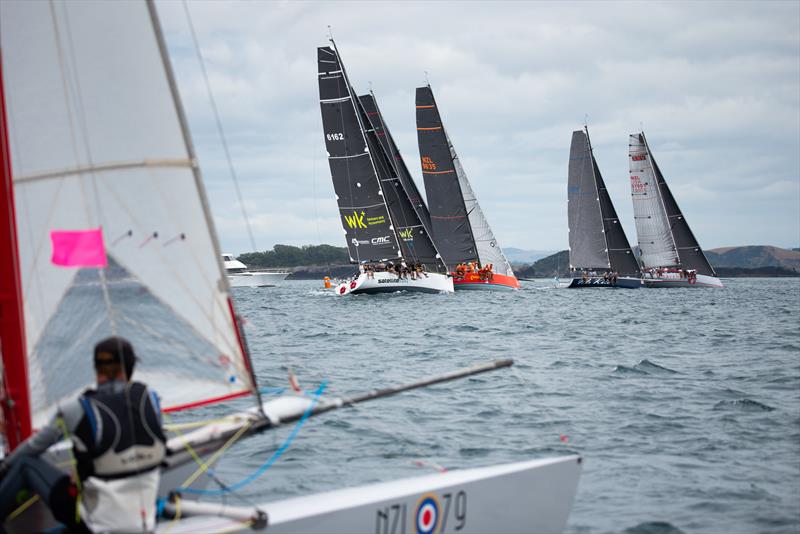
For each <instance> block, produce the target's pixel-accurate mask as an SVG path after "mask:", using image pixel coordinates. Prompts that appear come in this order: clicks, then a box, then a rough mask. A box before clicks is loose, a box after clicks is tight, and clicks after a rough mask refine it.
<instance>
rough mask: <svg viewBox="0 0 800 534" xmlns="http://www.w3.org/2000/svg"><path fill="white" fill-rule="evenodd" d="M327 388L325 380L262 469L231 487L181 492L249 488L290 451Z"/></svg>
mask: <svg viewBox="0 0 800 534" xmlns="http://www.w3.org/2000/svg"><path fill="white" fill-rule="evenodd" d="M327 386H328V381H327V380H323V381H322V384H320V385H319V387H318V388H317V390H316V391H315V392H314V398H313V399H312V400H311V404H309V405H308V408H306V411H305V412H303V416H302V417H301V418H300V420H299V421H297V424H296V425H294V428H293V429H292V432H291V433H290V434H289V436H287V438H286V440H284V442H283V444H282V445H281V446H280V447H278V450H276V451H275V452H274V453H272V456H270V458H269V460H267V461H266V462H264V463H263V464H262V465H261V467H259V468H258V469H256V470H255V471H254V472H253V473H252V474H250V475H248V476H246V477H245V478H243V479H242V480H240V481H239V482H237V483H236V484H232V485H230V486H225V487H222V488H218V489H195V488H179V490H180V491H182V492H184V493H194V494H196V495H224V494H226V493H231V492H233V491H237V490H240V489H242V488H243V487H245V486H247V485H248V484H250V483H251V482H253V481H254V480H255V479H257V478H258V477H260V476H261V475H263V474H264V473H265V472H266V470H267V469H269V468H270V467H271V466H272V464H274V463H275V462H276V461H277V460H278V458H280V457H281V455H282V454H283V453H284V452H286V449H288V448H289V446H290V445H291V444H292V441H294V438H295V437H296V436H297V434H298V433H299V432H300V428H302V426H303V423H305V422H306V419H308V418H309V416H310V415H311V412H312V411H314V407H315V406H316V405H317V401H318V400H319V398H320V397H321V396H322V392H323V391H325V388H326V387H327Z"/></svg>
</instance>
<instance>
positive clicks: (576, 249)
mask: <svg viewBox="0 0 800 534" xmlns="http://www.w3.org/2000/svg"><path fill="white" fill-rule="evenodd" d="M567 198H568V203H569V204H568V219H569V256H570V267H571V268H573V269H599V270H606V269H611V270H612V271H615V272H617V273H619V274H621V275H623V276H638V275H639V266H638V263H637V262H636V258H635V257H634V256H633V252H632V251H631V247H630V244H629V243H628V238H627V237H625V231H624V230H623V228H622V225H621V224H620V222H619V218H618V217H617V211H616V210H615V209H614V205H613V203H612V202H611V197H610V196H609V194H608V189H607V188H606V184H605V182H604V181H603V177H602V175H601V174H600V168H599V167H598V166H597V161H596V160H595V158H594V153H593V151H592V144H591V141H590V139H589V133H588V131H586V132H584V131H583V130H576V131H574V132H572V143H571V145H570V157H569V174H568V186H567Z"/></svg>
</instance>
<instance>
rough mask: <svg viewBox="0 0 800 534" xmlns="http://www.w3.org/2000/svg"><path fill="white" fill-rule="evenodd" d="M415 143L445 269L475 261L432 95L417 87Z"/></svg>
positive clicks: (448, 148)
mask: <svg viewBox="0 0 800 534" xmlns="http://www.w3.org/2000/svg"><path fill="white" fill-rule="evenodd" d="M416 107H417V141H418V142H419V155H420V160H421V163H422V176H423V179H424V181H425V193H426V195H427V197H428V210H429V211H430V215H431V225H432V230H433V238H434V241H435V242H436V246H437V248H438V249H439V253H440V254H441V255H442V258H443V259H444V262H445V263H446V264H447V265H452V266H454V265H457V264H459V263H464V262H471V261H478V249H477V247H476V246H475V238H474V237H473V235H472V226H471V225H470V221H469V216H468V215H469V214H468V213H467V208H466V206H465V205H464V197H463V195H462V191H461V185H460V184H459V180H458V175H457V174H456V168H455V164H454V162H453V157H452V155H451V152H450V142H449V140H448V139H447V135H446V134H445V131H444V127H443V126H442V120H441V117H440V116H439V110H438V109H437V108H436V101H435V100H434V98H433V91H431V88H430V87H429V86H426V87H417V94H416Z"/></svg>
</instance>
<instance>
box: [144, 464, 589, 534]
mask: <svg viewBox="0 0 800 534" xmlns="http://www.w3.org/2000/svg"><path fill="white" fill-rule="evenodd" d="M580 472H581V458H580V457H579V456H564V457H560V458H549V459H543V460H530V461H526V462H519V463H513V464H505V465H498V466H490V467H480V468H475V469H465V470H457V471H449V472H446V473H435V474H430V475H425V476H420V477H415V478H409V479H402V480H396V481H392V482H384V483H379V484H370V485H367V486H360V487H355V488H346V489H341V490H336V491H330V492H326V493H319V494H316V495H309V496H304V497H295V498H291V499H285V500H281V501H276V502H271V503H266V504H264V505H261V506H259V507H258V508H259V509H260V510H261V511H263V512H266V514H267V518H268V527H267V530H268V531H269V532H272V533H276V534H280V533H297V532H303V533H304V534H323V533H326V534H327V533H330V532H348V533H352V534H359V533H364V534H373V533H375V532H380V533H383V532H386V533H389V532H398V533H399V532H425V533H428V532H430V533H433V532H459V533H460V534H461V533H463V534H485V533H487V532H503V533H508V534H514V533H520V534H521V533H530V532H561V531H562V530H563V529H564V527H565V526H566V524H567V518H568V517H569V512H570V510H571V508H572V504H573V502H574V499H575V494H576V492H577V487H578V479H579V477H580ZM221 514H228V515H229V516H230V517H229V518H225V517H221ZM253 515H254V509H249V510H248V509H246V508H235V507H230V506H228V507H227V508H226V507H223V506H220V505H218V504H211V503H190V502H187V501H184V502H183V503H182V504H181V518H180V519H179V520H178V521H175V522H172V523H166V524H164V525H163V526H162V525H159V529H158V531H159V532H161V531H162V529H163V531H164V532H166V531H167V527H169V532H171V533H173V534H179V533H188V532H198V531H205V530H207V529H208V528H209V527H210V526H211V525H213V527H214V528H217V529H223V528H224V529H226V530H225V531H226V532H238V531H241V532H245V531H247V530H246V528H247V527H245V526H244V525H243V524H242V520H243V519H246V518H247V517H249V516H253ZM237 526H238V527H239V528H240V529H241V530H227V529H228V528H232V529H236V527H237Z"/></svg>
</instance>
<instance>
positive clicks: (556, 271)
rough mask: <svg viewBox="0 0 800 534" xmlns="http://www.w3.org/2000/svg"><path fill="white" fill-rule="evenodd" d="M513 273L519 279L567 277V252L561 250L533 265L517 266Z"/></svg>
mask: <svg viewBox="0 0 800 534" xmlns="http://www.w3.org/2000/svg"><path fill="white" fill-rule="evenodd" d="M514 272H515V273H516V275H517V276H518V277H520V278H552V277H554V276H562V277H563V276H568V274H569V250H562V251H561V252H556V253H555V254H551V255H550V256H547V257H546V258H542V259H540V260H538V261H536V262H534V263H533V265H519V266H516V267H514Z"/></svg>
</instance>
